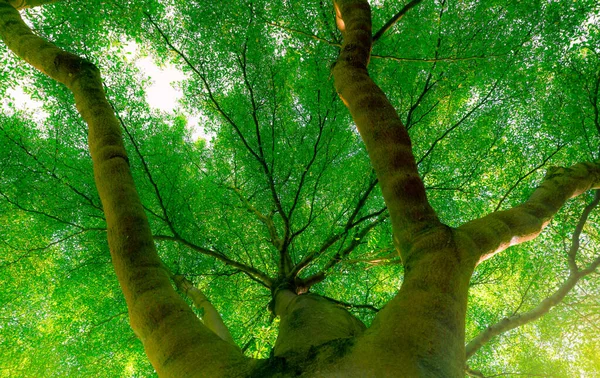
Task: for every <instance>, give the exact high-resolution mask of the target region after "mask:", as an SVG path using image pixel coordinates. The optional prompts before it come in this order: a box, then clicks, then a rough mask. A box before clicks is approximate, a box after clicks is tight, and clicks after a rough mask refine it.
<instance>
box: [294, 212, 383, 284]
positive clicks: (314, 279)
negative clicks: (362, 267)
mask: <svg viewBox="0 0 600 378" xmlns="http://www.w3.org/2000/svg"><path fill="white" fill-rule="evenodd" d="M383 211H385V209H383ZM383 211H382V212H383ZM385 219H387V214H386V215H383V216H380V217H379V218H378V219H377V220H375V221H374V222H371V223H370V224H369V225H368V226H366V227H365V228H363V229H362V230H360V231H359V232H357V233H356V234H355V235H354V236H353V237H352V241H351V242H350V243H349V244H348V245H347V246H346V248H344V249H342V250H340V251H338V252H337V253H336V254H335V255H333V257H332V258H331V259H329V261H328V262H327V263H326V264H325V266H324V267H323V269H321V271H320V272H318V273H316V274H313V275H312V276H310V277H308V278H306V279H304V280H300V281H301V282H302V285H301V286H306V287H310V286H312V285H315V284H317V283H319V282H321V281H323V280H324V279H325V276H326V274H327V272H328V271H329V270H330V269H331V268H333V267H334V266H335V265H337V264H338V263H339V262H341V261H342V260H343V259H344V258H346V257H347V256H349V255H350V253H352V251H354V249H356V247H358V246H359V245H360V244H361V243H362V241H363V239H364V238H365V237H366V236H367V235H368V234H369V232H370V231H371V230H372V229H373V228H375V227H376V226H378V225H379V224H381V223H382V222H383V221H384V220H385Z"/></svg>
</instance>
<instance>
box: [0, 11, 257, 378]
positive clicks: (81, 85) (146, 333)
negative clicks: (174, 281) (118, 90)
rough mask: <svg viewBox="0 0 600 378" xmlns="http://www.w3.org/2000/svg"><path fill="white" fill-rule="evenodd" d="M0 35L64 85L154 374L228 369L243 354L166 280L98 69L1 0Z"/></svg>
mask: <svg viewBox="0 0 600 378" xmlns="http://www.w3.org/2000/svg"><path fill="white" fill-rule="evenodd" d="M30 4H33V3H30ZM0 36H1V37H2V40H3V41H4V43H6V45H7V46H8V48H9V49H10V50H12V51H13V52H14V53H15V54H16V55H18V56H19V57H21V58H22V59H24V60H25V61H27V62H28V63H29V64H31V65H32V66H34V67H36V68H37V69H38V70H40V71H41V72H44V73H45V74H47V75H48V76H50V77H51V78H53V79H55V80H56V81H58V82H60V83H62V84H64V85H65V86H67V87H68V88H69V89H70V90H71V91H72V92H73V95H74V97H75V104H76V106H77V109H78V111H79V113H80V114H81V116H82V118H83V119H84V120H85V122H86V123H87V124H88V127H89V134H88V141H89V147H90V154H91V156H92V160H93V163H94V176H95V181H96V186H97V189H98V194H99V195H100V199H101V200H102V206H103V209H104V213H105V216H106V223H107V232H108V244H109V246H110V252H111V256H112V261H113V265H114V268H115V271H116V273H117V277H118V279H119V283H120V284H121V289H122V290H123V293H124V295H125V300H126V302H127V307H128V309H129V317H130V323H131V327H132V328H133V330H134V331H135V333H136V334H137V336H138V337H139V338H140V340H141V341H142V343H143V345H144V349H145V350H146V354H147V355H148V358H149V359H150V361H151V362H152V364H153V366H154V367H155V369H156V371H157V372H158V373H159V375H160V376H161V377H196V376H206V377H219V376H227V375H230V372H231V370H232V369H237V368H239V367H240V365H241V364H244V363H245V362H244V361H245V360H244V358H243V356H242V354H241V353H240V352H239V351H238V349H237V348H236V347H235V346H233V345H231V344H230V343H228V342H226V341H224V340H222V339H221V338H220V337H218V336H217V335H215V334H214V333H213V332H211V331H210V330H209V329H208V328H207V327H205V326H204V325H203V324H202V322H200V321H199V319H198V318H197V317H196V315H195V314H194V313H193V312H192V311H191V309H190V308H189V307H188V306H187V304H186V303H185V302H184V301H183V300H182V299H181V297H180V296H179V295H178V294H177V293H176V292H175V290H174V289H173V287H172V286H171V282H170V279H169V276H168V274H167V272H166V271H165V270H164V269H163V267H162V262H161V261H160V258H159V257H158V254H157V253H156V249H155V247H154V242H153V238H152V234H151V232H150V227H149V225H148V221H147V219H146V215H145V213H144V209H143V207H142V204H141V202H140V199H139V196H138V194H137V191H136V189H135V186H134V183H133V179H132V177H131V172H130V170H129V161H128V158H127V154H126V151H125V148H124V146H123V142H122V138H121V126H120V124H119V122H118V121H117V119H116V117H115V115H114V113H113V110H112V108H111V106H110V105H109V103H108V102H107V100H106V98H105V94H104V89H103V86H102V81H101V78H100V73H99V72H98V69H97V68H96V67H95V66H94V65H93V64H92V63H90V62H88V61H86V60H84V59H81V58H80V57H78V56H76V55H73V54H70V53H68V52H66V51H63V50H61V49H59V48H58V47H56V46H54V45H53V44H51V43H49V42H47V41H46V40H44V39H42V38H40V37H38V36H36V35H34V34H33V33H32V32H31V30H30V29H29V27H28V26H27V25H25V23H23V21H22V19H21V17H20V15H19V12H18V11H17V10H16V9H15V8H14V7H13V6H12V5H10V3H9V2H8V1H7V0H0Z"/></svg>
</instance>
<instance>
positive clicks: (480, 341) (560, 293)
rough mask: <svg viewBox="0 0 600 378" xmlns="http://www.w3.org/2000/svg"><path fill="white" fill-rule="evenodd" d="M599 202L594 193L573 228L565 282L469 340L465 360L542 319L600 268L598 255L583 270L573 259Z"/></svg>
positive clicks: (598, 197) (599, 194)
mask: <svg viewBox="0 0 600 378" xmlns="http://www.w3.org/2000/svg"><path fill="white" fill-rule="evenodd" d="M599 202H600V191H596V195H595V197H594V200H593V201H592V202H591V203H589V204H588V205H587V206H586V208H585V209H584V211H583V213H582V215H581V217H580V218H579V222H578V224H577V227H576V228H575V232H574V233H573V237H572V242H571V248H570V250H569V254H568V259H569V268H570V274H569V277H568V278H567V280H566V281H565V282H563V284H562V285H561V286H560V287H559V288H558V290H556V291H555V292H554V293H553V294H552V295H550V296H549V297H548V298H546V299H544V300H543V301H542V302H541V303H540V304H538V305H537V306H536V307H534V308H533V309H531V310H529V311H526V312H524V313H521V314H516V315H513V316H510V317H507V318H504V319H502V320H500V321H499V322H498V323H496V324H494V325H491V326H489V327H487V328H486V329H485V330H484V331H482V332H481V333H479V335H477V336H475V338H473V340H471V341H470V342H469V343H468V344H467V346H466V353H467V358H469V357H471V356H472V355H473V354H475V352H477V351H478V350H479V348H481V347H482V346H483V345H484V344H485V343H487V342H488V341H489V340H490V339H492V338H493V337H495V336H498V335H500V334H502V333H504V332H507V331H509V330H511V329H514V328H517V327H519V326H521V325H523V324H527V323H529V322H532V321H534V320H536V319H539V318H540V317H542V316H543V315H544V314H546V313H547V312H548V311H550V310H551V309H552V308H553V307H554V306H556V305H557V304H559V303H560V302H562V300H563V299H564V298H565V296H566V295H567V294H568V293H569V292H570V291H571V290H572V289H573V288H574V287H575V285H576V284H577V282H579V280H580V279H582V278H583V277H585V276H587V275H589V274H591V273H592V272H594V271H595V270H596V269H597V268H598V266H600V255H599V256H598V257H597V258H596V259H595V260H593V261H592V262H591V263H590V264H589V265H588V266H587V267H586V268H585V269H581V270H580V269H578V268H577V264H576V262H575V257H576V255H577V251H578V250H579V238H580V236H581V231H582V230H583V227H584V225H585V223H586V221H587V218H588V216H589V215H590V213H591V212H592V210H593V209H594V208H595V207H596V206H598V203H599Z"/></svg>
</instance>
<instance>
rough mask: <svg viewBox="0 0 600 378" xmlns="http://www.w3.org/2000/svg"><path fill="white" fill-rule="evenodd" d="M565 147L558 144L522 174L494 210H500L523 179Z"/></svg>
mask: <svg viewBox="0 0 600 378" xmlns="http://www.w3.org/2000/svg"><path fill="white" fill-rule="evenodd" d="M562 148H563V146H558V147H557V148H556V150H554V151H553V152H552V153H551V154H550V155H548V156H546V157H545V158H544V160H543V161H542V162H541V163H540V164H538V165H536V166H535V167H533V168H531V169H530V170H529V171H528V172H527V173H525V174H524V175H521V176H520V177H519V178H518V179H517V181H515V183H514V184H512V185H511V187H510V188H508V190H507V191H506V193H504V195H503V196H502V198H500V201H498V204H497V205H496V208H495V209H494V211H498V210H499V209H500V206H502V203H503V202H504V201H505V200H506V198H507V197H508V195H509V194H510V193H511V192H512V191H513V190H515V188H516V187H517V186H518V185H519V184H520V183H521V182H522V181H523V180H525V179H526V178H527V177H529V176H530V175H531V174H533V173H534V172H537V170H538V169H540V168H542V167H543V166H544V165H546V163H547V162H548V160H550V159H552V157H553V156H554V155H556V154H557V153H558V152H559V151H560V150H561V149H562Z"/></svg>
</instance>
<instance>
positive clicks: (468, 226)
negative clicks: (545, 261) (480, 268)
mask: <svg viewBox="0 0 600 378" xmlns="http://www.w3.org/2000/svg"><path fill="white" fill-rule="evenodd" d="M598 188H600V163H579V164H576V165H573V166H571V167H570V168H554V169H549V170H548V174H547V175H546V177H545V178H544V180H543V181H542V183H541V184H540V185H539V186H538V187H537V189H535V191H534V192H533V193H532V194H531V196H530V197H529V199H528V200H527V201H525V202H524V203H522V204H520V205H518V206H515V207H513V208H512V209H510V210H505V211H496V212H493V213H491V214H489V215H487V216H485V217H482V218H479V219H475V220H472V221H470V222H467V223H465V224H463V225H462V226H460V227H459V228H458V229H457V231H458V233H459V234H462V235H463V236H464V237H466V239H467V240H468V241H465V242H467V243H469V244H471V243H472V250H473V251H474V253H475V254H476V256H475V257H477V258H479V261H483V260H485V259H487V258H490V257H492V256H494V255H495V254H496V253H499V252H501V251H503V250H505V249H506V248H508V247H510V246H513V245H517V244H520V243H523V242H526V241H529V240H531V239H533V238H535V237H537V236H538V235H539V234H540V232H542V230H543V229H544V228H545V227H546V226H547V225H548V223H549V222H550V220H551V219H552V217H553V216H554V214H556V212H557V211H558V210H559V209H560V208H561V207H562V206H563V204H564V203H565V202H566V201H567V200H568V199H570V198H573V197H576V196H578V195H580V194H582V193H584V192H585V191H587V190H590V189H598Z"/></svg>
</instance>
